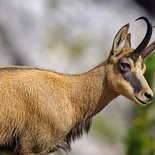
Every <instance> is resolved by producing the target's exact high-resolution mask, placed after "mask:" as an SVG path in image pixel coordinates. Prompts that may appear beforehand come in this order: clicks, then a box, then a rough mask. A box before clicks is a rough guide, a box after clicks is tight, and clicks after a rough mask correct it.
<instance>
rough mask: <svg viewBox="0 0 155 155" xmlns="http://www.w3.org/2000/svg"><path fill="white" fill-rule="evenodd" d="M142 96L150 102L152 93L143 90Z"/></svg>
mask: <svg viewBox="0 0 155 155" xmlns="http://www.w3.org/2000/svg"><path fill="white" fill-rule="evenodd" d="M144 96H145V97H146V99H148V101H149V102H150V101H151V100H152V99H153V97H154V96H153V95H152V94H150V93H148V92H145V93H144Z"/></svg>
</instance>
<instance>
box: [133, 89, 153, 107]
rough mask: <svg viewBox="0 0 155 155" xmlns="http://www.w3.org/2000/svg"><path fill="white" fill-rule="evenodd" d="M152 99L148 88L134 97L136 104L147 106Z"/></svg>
mask: <svg viewBox="0 0 155 155" xmlns="http://www.w3.org/2000/svg"><path fill="white" fill-rule="evenodd" d="M153 97H154V95H153V92H152V90H151V89H150V88H148V89H144V90H142V91H141V92H139V93H138V94H137V95H135V98H136V101H137V103H139V104H141V105H147V104H149V103H150V102H151V101H152V99H153Z"/></svg>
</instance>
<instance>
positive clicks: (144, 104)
mask: <svg viewBox="0 0 155 155" xmlns="http://www.w3.org/2000/svg"><path fill="white" fill-rule="evenodd" d="M135 98H136V100H137V101H138V103H140V104H141V105H143V106H146V105H148V104H149V103H150V102H151V101H148V102H144V101H142V100H141V99H139V98H138V97H137V96H135Z"/></svg>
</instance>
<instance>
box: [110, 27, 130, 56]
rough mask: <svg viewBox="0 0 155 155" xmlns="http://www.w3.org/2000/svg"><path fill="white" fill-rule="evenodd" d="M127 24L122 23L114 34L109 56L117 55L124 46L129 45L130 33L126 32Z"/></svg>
mask: <svg viewBox="0 0 155 155" xmlns="http://www.w3.org/2000/svg"><path fill="white" fill-rule="evenodd" d="M128 29H129V24H126V25H124V26H123V27H122V28H121V29H120V30H119V31H118V33H117V34H116V36H115V38H114V41H113V45H112V49H111V53H110V56H117V55H119V54H120V53H121V52H122V49H123V48H124V47H125V46H130V43H131V42H130V36H131V35H130V34H128Z"/></svg>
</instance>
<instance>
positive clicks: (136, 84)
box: [118, 62, 142, 93]
mask: <svg viewBox="0 0 155 155" xmlns="http://www.w3.org/2000/svg"><path fill="white" fill-rule="evenodd" d="M118 69H119V72H120V73H121V74H122V76H123V78H124V79H125V80H126V81H127V82H128V83H129V84H130V85H131V87H132V88H133V90H134V93H139V92H140V91H141V90H142V85H141V82H140V80H139V79H138V78H137V76H136V74H135V73H133V72H131V70H127V71H126V72H124V71H122V70H121V68H120V63H119V62H118Z"/></svg>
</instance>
